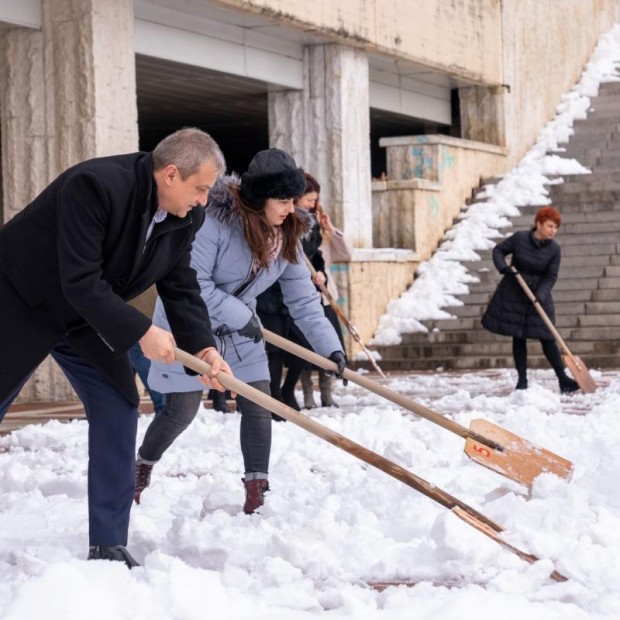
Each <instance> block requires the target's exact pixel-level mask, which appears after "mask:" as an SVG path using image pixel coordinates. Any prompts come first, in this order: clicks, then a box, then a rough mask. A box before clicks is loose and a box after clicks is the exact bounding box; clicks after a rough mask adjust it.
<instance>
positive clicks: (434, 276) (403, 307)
mask: <svg viewBox="0 0 620 620" xmlns="http://www.w3.org/2000/svg"><path fill="white" fill-rule="evenodd" d="M617 63H620V25H617V26H615V27H614V28H613V29H612V30H611V31H610V32H609V33H607V34H606V35H604V36H603V37H601V38H600V40H599V43H598V45H597V47H596V49H595V51H594V54H593V55H592V58H591V60H590V62H589V63H588V65H587V66H586V68H585V70H584V72H583V74H582V76H581V79H580V81H579V83H578V84H577V85H576V86H575V87H574V88H573V89H572V90H571V91H570V92H569V93H568V94H566V95H564V96H563V97H562V100H561V102H560V104H559V105H558V107H557V114H556V116H555V118H553V119H552V120H551V121H550V122H549V123H548V124H547V126H546V127H545V128H544V129H543V131H542V132H541V134H540V136H539V138H538V140H537V142H536V144H535V145H534V146H533V147H532V148H531V149H530V151H528V153H527V154H526V155H525V157H524V158H523V159H522V160H521V162H520V163H519V164H518V165H517V166H516V167H515V168H514V169H513V170H512V171H510V172H509V173H508V174H506V175H505V176H504V177H503V178H502V179H501V181H500V182H499V183H497V185H487V186H486V187H485V188H484V191H483V192H481V193H480V194H478V197H479V198H486V199H487V200H486V201H485V202H481V203H478V204H473V205H472V206H470V207H469V208H468V209H467V210H465V211H464V212H463V215H462V217H461V220H460V221H459V223H458V224H457V225H456V226H454V227H452V228H451V229H450V230H449V231H448V232H447V233H446V235H445V236H444V240H443V241H442V242H441V244H440V246H439V248H438V250H437V252H435V254H434V255H433V256H432V257H431V259H430V260H429V261H426V262H425V263H422V264H421V265H420V266H419V267H418V270H417V273H416V279H415V280H414V282H413V284H412V285H411V287H410V288H409V289H408V290H407V291H405V292H404V293H403V294H402V295H401V296H400V297H399V298H398V299H396V300H394V301H392V302H391V303H390V304H389V305H388V307H387V310H386V312H385V314H383V315H382V316H381V317H380V318H379V323H378V326H377V329H376V331H375V334H374V336H373V338H372V340H371V341H370V343H371V344H373V345H384V346H389V345H395V344H400V342H401V341H402V338H401V335H402V334H407V333H413V332H427V331H428V330H427V328H426V327H425V325H424V324H423V323H422V322H421V321H424V320H433V319H448V318H453V315H451V314H450V312H449V311H448V310H446V308H448V309H449V308H450V307H451V306H460V305H462V302H461V301H460V300H459V299H458V298H457V297H456V295H464V294H467V293H468V292H469V286H468V285H469V284H471V283H474V282H478V278H477V277H476V276H474V275H472V274H471V273H469V271H468V270H467V268H466V267H465V266H464V265H462V264H460V263H459V261H477V260H479V259H480V255H479V254H477V250H485V249H489V248H492V247H493V246H494V245H495V244H496V243H497V241H498V237H502V236H503V234H502V232H501V230H500V229H501V228H505V227H507V226H508V225H509V223H510V221H509V219H508V218H511V217H516V216H518V215H519V209H518V207H519V206H526V205H534V206H544V205H547V204H549V203H550V200H549V194H548V191H547V186H548V185H550V184H553V183H557V182H561V177H560V178H554V179H550V178H549V177H550V176H553V177H557V176H558V175H568V174H588V173H589V170H587V169H586V168H584V167H583V166H582V165H581V164H580V163H579V162H577V161H576V160H574V159H568V158H562V157H561V153H562V151H563V150H565V149H564V147H563V146H562V144H564V143H566V142H567V141H568V140H569V139H570V137H571V136H572V135H573V133H574V132H573V124H574V122H575V120H578V119H584V118H586V116H587V112H588V110H589V109H590V98H591V97H595V96H596V95H597V94H598V89H599V86H600V84H601V83H603V82H611V81H618V80H619V79H620V74H619V73H618V71H617V70H616V65H617ZM557 153H559V154H560V155H558V154H557Z"/></svg>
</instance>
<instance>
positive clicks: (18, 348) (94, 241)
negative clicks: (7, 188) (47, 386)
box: [0, 153, 215, 405]
mask: <svg viewBox="0 0 620 620" xmlns="http://www.w3.org/2000/svg"><path fill="white" fill-rule="evenodd" d="M152 166H153V163H152V156H151V155H150V154H149V153H133V154H129V155H118V156H112V157H103V158H97V159H92V160H89V161H86V162H82V163H80V164H77V165H76V166H74V167H72V168H70V169H69V170H67V171H65V172H64V173H63V174H62V175H60V176H59V177H58V178H57V179H56V180H55V181H53V182H52V183H51V184H50V185H49V186H48V187H47V188H46V189H45V190H44V191H43V192H42V193H41V194H40V195H39V196H38V197H37V198H35V199H34V200H33V202H32V203H31V204H29V205H28V206H27V207H26V208H25V209H24V210H23V211H21V212H20V213H18V214H17V215H16V216H15V217H14V218H13V219H12V220H10V221H9V222H8V223H7V224H6V225H5V226H4V227H2V228H0V402H2V400H4V399H5V398H6V397H7V395H8V394H9V393H10V392H11V391H12V390H14V389H15V386H16V385H18V384H19V383H20V382H21V381H22V380H23V379H24V378H25V376H26V375H27V374H28V373H29V372H31V371H32V370H34V369H35V368H36V366H37V365H38V364H39V363H40V362H41V361H42V360H43V359H44V358H45V357H46V355H47V354H48V353H49V352H50V350H51V349H52V347H53V346H54V345H55V343H57V342H58V340H59V339H60V338H62V337H63V336H66V337H67V338H68V340H69V341H70V343H71V344H72V345H73V347H74V348H75V349H76V350H77V351H78V353H79V354H80V355H81V356H82V357H83V358H84V359H85V360H86V361H88V362H89V363H90V364H92V365H93V366H94V367H96V368H97V369H99V370H100V371H101V372H103V373H104V374H105V375H106V376H107V377H108V378H109V379H110V380H111V382H112V383H113V384H114V385H115V386H116V387H117V388H118V389H119V390H120V391H121V392H122V393H123V394H124V395H125V396H126V397H127V398H128V399H129V400H130V401H131V402H132V403H134V404H136V405H137V403H138V394H137V390H136V387H135V380H134V377H133V372H132V370H131V367H130V364H129V361H128V357H127V355H125V353H126V352H127V350H128V349H129V348H130V347H131V346H132V345H133V344H134V343H135V342H137V341H138V340H139V339H140V338H141V337H142V336H143V335H144V333H145V332H146V331H147V329H148V328H149V327H150V325H151V322H150V320H149V319H148V318H146V317H145V316H144V315H143V314H141V313H140V312H139V311H138V310H136V309H135V308H132V307H131V306H130V305H128V304H126V303H125V301H127V300H129V299H132V298H134V297H136V296H137V295H139V294H140V293H141V292H142V291H144V290H145V289H146V288H148V287H149V286H150V285H152V284H153V283H155V284H156V285H157V291H158V293H159V295H160V296H161V298H162V300H163V302H164V305H165V308H166V314H167V315H168V317H169V319H170V324H171V326H172V331H173V334H174V337H175V340H176V342H177V345H178V346H179V347H180V348H182V349H186V350H188V351H190V352H196V351H199V350H201V349H203V348H205V347H208V346H214V344H215V342H214V339H213V336H212V334H211V324H210V321H209V316H208V312H207V309H206V307H205V304H204V301H203V300H202V298H201V296H200V289H199V286H198V283H197V280H196V274H195V271H194V270H193V269H192V268H191V267H190V250H191V244H192V241H193V239H194V236H195V234H196V231H197V230H198V229H199V228H200V226H201V225H202V223H203V221H204V210H203V208H202V207H200V206H198V207H195V208H194V209H193V210H192V211H191V212H190V214H188V215H187V217H186V218H178V217H175V216H173V215H171V214H168V216H167V217H166V219H165V220H164V221H163V222H161V223H159V224H156V225H155V228H154V230H153V233H152V235H151V237H150V239H149V241H148V242H147V243H146V244H145V239H146V234H147V230H148V228H149V224H150V223H151V220H152V218H153V215H154V214H155V212H156V210H157V208H158V199H157V186H156V184H155V181H154V179H153V171H152Z"/></svg>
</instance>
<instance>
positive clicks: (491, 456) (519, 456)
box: [263, 328, 573, 488]
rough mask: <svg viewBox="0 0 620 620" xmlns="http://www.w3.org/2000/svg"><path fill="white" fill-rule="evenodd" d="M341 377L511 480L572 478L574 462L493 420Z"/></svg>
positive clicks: (282, 343) (348, 373)
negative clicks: (454, 413)
mask: <svg viewBox="0 0 620 620" xmlns="http://www.w3.org/2000/svg"><path fill="white" fill-rule="evenodd" d="M263 337H264V338H265V340H266V341H267V342H269V343H271V344H274V345H276V346H277V347H279V348H280V349H283V350H284V351H287V352H288V353H292V354H293V355H296V356H297V357H301V358H302V359H304V360H306V361H307V362H310V363H311V364H314V365H315V366H319V368H323V369H325V370H328V371H330V372H334V371H336V370H337V366H336V364H335V363H334V362H332V361H331V360H328V359H326V358H324V357H322V356H321V355H318V354H317V353H315V352H314V351H310V350H309V349H306V348H304V347H301V346H299V345H298V344H295V343H293V342H290V341H289V340H286V339H285V338H282V337H281V336H278V335H277V334H274V333H273V332H270V331H269V330H266V329H264V328H263ZM342 376H343V377H344V378H345V379H347V380H348V381H352V382H353V383H356V384H357V385H360V386H362V387H363V388H366V389H367V390H369V391H371V392H374V393H375V394H378V395H379V396H383V398H386V399H387V400H389V401H392V402H393V403H395V404H396V405H399V406H400V407H404V408H405V409H408V410H409V411H412V412H413V413H416V414H418V415H420V416H422V417H423V418H426V419H427V420H430V421H431V422H433V423H435V424H438V425H439V426H443V428H445V429H447V430H449V431H451V432H453V433H455V434H457V435H459V436H461V437H463V438H464V439H466V442H465V454H467V456H468V457H469V458H470V459H471V460H472V461H475V462H476V463H479V464H480V465H483V466H484V467H488V468H489V469H492V470H493V471H495V472H497V473H499V474H502V475H504V476H506V477H507V478H510V479H511V480H515V481H516V482H519V483H520V484H523V485H524V486H526V487H528V488H531V487H532V484H533V482H534V479H535V478H536V476H538V475H539V474H542V473H544V472H549V473H552V474H555V475H556V476H559V477H560V478H566V479H567V480H569V479H570V477H571V475H572V473H573V464H572V463H571V462H570V461H568V460H566V459H564V458H562V457H561V456H558V455H557V454H554V453H553V452H550V451H549V450H545V449H544V448H540V447H538V446H536V445H534V444H533V443H530V442H529V441H527V440H526V439H523V438H522V437H519V436H518V435H515V434H513V433H511V432H509V431H507V430H505V429H503V428H502V427H501V426H497V425H496V424H493V423H492V422H488V421H486V420H482V419H479V420H472V422H471V424H470V428H469V429H467V428H465V427H464V426H461V425H460V424H458V423H457V422H454V421H453V420H450V419H449V418H446V417H445V416H443V415H442V414H440V413H437V412H436V411H432V410H431V409H428V408H427V407H424V406H423V405H420V404H418V403H416V402H415V401H413V400H411V399H410V398H407V397H406V396H403V395H402V394H399V393H398V392H394V391H393V390H390V389H388V388H386V387H385V386H383V385H381V384H379V383H377V382H376V381H373V380H372V379H369V378H367V377H364V376H363V375H360V374H359V373H357V372H353V371H352V370H349V369H348V368H347V369H346V370H345V371H344V373H343V375H342Z"/></svg>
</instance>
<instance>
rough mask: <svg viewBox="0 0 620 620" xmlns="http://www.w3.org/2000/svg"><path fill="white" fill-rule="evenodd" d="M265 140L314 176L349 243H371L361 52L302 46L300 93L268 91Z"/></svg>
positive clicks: (365, 58) (367, 122) (366, 114)
mask: <svg viewBox="0 0 620 620" xmlns="http://www.w3.org/2000/svg"><path fill="white" fill-rule="evenodd" d="M269 138H270V144H271V145H272V146H276V147H278V148H282V149H284V150H287V151H289V152H290V153H291V154H292V155H293V156H294V157H295V158H296V160H297V161H298V162H299V163H300V164H301V165H302V166H303V167H304V168H305V169H306V170H307V171H308V172H310V173H312V174H313V175H314V176H316V177H317V179H318V181H319V183H320V184H321V188H322V191H321V199H322V202H323V204H324V205H325V207H326V210H327V211H328V213H329V214H330V216H331V218H332V221H333V222H334V224H335V225H336V226H337V227H338V228H341V229H342V230H343V231H344V233H345V235H346V237H347V239H348V240H349V242H350V243H351V244H352V245H353V247H358V248H365V247H372V197H371V176H370V116H369V99H368V56H367V54H366V52H364V51H363V50H358V49H355V48H351V47H347V46H344V45H336V44H330V45H316V46H309V47H307V48H306V50H305V52H304V89H303V91H285V92H273V93H270V95H269Z"/></svg>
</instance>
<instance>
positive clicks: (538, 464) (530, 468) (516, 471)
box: [465, 419, 573, 488]
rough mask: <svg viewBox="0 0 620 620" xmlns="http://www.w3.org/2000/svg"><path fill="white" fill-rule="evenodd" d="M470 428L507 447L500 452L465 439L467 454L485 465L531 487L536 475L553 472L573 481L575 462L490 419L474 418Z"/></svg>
mask: <svg viewBox="0 0 620 620" xmlns="http://www.w3.org/2000/svg"><path fill="white" fill-rule="evenodd" d="M469 429H470V430H472V431H475V432H476V433H478V434H480V435H483V436H484V437H487V438H489V439H492V440H493V441H496V442H497V443H499V444H501V445H502V446H504V450H503V451H502V452H499V451H498V450H493V449H491V448H489V447H488V446H486V445H484V444H481V443H478V442H476V441H474V440H472V439H469V438H468V439H466V441H465V454H467V456H468V457H469V458H470V459H472V460H473V461H476V463H479V464H480V465H483V466H484V467H488V468H489V469H492V470H493V471H495V472H497V473H499V474H502V475H504V476H506V477H508V478H510V479H511V480H516V481H517V482H519V483H521V484H523V485H524V486H526V487H528V488H531V487H532V484H533V482H534V479H535V478H536V476H538V475H539V474H542V473H551V474H555V475H556V476H559V477H560V478H565V479H566V480H570V478H571V476H572V474H573V464H572V463H571V462H570V461H569V460H567V459H565V458H562V457H561V456H558V455H557V454H554V453H553V452H550V451H549V450H545V449H544V448H540V447H539V446H536V445H534V444H533V443H530V442H529V441H527V440H526V439H523V438H522V437H519V436H518V435H514V434H513V433H511V432H509V431H507V430H506V429H504V428H502V427H501V426H497V425H496V424H493V423H492V422H488V421H487V420H482V419H479V420H472V422H471V424H470V425H469Z"/></svg>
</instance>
